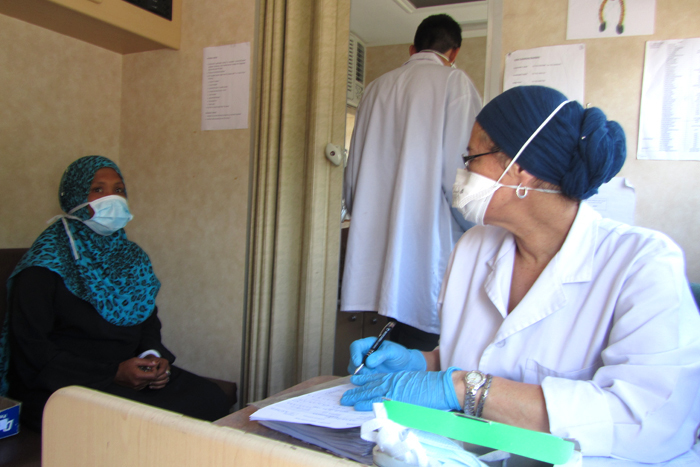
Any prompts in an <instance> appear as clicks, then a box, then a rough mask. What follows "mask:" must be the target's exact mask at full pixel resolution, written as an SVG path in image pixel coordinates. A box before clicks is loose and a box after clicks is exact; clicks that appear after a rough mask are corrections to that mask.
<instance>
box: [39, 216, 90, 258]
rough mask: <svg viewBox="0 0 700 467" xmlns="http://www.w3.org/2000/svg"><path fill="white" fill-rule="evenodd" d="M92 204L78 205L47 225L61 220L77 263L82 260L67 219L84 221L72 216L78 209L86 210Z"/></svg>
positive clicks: (54, 217) (52, 219) (49, 221)
mask: <svg viewBox="0 0 700 467" xmlns="http://www.w3.org/2000/svg"><path fill="white" fill-rule="evenodd" d="M89 204H90V203H83V204H81V205H78V206H76V207H74V208H73V209H71V210H70V211H68V214H59V215H58V216H53V217H52V218H51V219H49V220H48V221H47V222H46V223H47V224H52V223H53V222H54V221H57V220H58V219H61V222H62V223H63V228H64V229H65V231H66V235H68V242H69V243H70V249H71V251H72V252H73V258H74V259H75V260H76V261H77V260H78V259H80V254H78V248H77V247H76V246H75V240H74V239H73V234H72V233H71V232H70V228H69V227H68V221H67V220H66V219H75V220H77V221H80V222H82V221H83V220H82V219H81V218H79V217H77V216H71V214H72V213H74V212H75V211H77V210H78V209H81V208H84V207H85V206H87V205H89Z"/></svg>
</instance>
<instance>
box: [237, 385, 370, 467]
mask: <svg viewBox="0 0 700 467" xmlns="http://www.w3.org/2000/svg"><path fill="white" fill-rule="evenodd" d="M354 387H355V386H354V385H352V384H343V385H340V386H335V387H332V388H329V389H324V390H320V391H316V392H312V393H310V394H305V395H303V396H298V397H294V398H291V399H287V400H283V401H281V402H277V403H276V404H273V405H268V406H267V407H263V408H261V409H260V410H258V411H257V412H255V413H253V414H252V415H251V416H250V419H251V420H257V421H259V422H260V424H261V425H264V426H266V427H268V428H271V429H273V430H277V431H280V432H282V433H285V434H288V435H290V436H293V437H295V438H297V439H300V440H302V441H304V442H307V443H310V444H314V445H316V446H320V447H322V448H324V449H327V450H329V451H331V452H334V453H336V454H338V455H340V456H343V457H347V458H349V459H352V460H355V461H357V462H362V463H363V464H370V465H371V464H372V448H373V447H374V443H370V442H368V441H365V440H363V439H362V438H360V425H362V424H363V423H364V422H366V421H368V420H371V419H373V418H374V414H373V413H372V412H358V411H356V410H355V409H354V408H353V407H345V406H342V405H340V398H341V397H342V395H343V393H344V392H345V391H347V390H348V389H352V388H354Z"/></svg>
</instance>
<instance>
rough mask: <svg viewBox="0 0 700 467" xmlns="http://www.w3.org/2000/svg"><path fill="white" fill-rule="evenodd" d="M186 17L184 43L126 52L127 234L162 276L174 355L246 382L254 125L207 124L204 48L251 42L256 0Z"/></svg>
mask: <svg viewBox="0 0 700 467" xmlns="http://www.w3.org/2000/svg"><path fill="white" fill-rule="evenodd" d="M182 16H183V23H182V46H181V50H179V51H171V50H161V51H154V52H144V53H140V54H131V55H126V56H124V78H123V80H124V85H123V99H122V133H121V165H122V167H123V169H124V171H125V172H126V173H128V174H129V176H130V178H129V190H130V192H129V193H130V197H131V200H132V204H133V210H134V212H135V213H136V215H137V217H136V218H135V219H134V220H133V221H132V223H131V224H130V225H129V228H128V232H129V235H130V238H132V239H133V240H135V241H136V242H138V243H139V244H140V245H141V246H142V247H143V248H144V249H145V250H146V252H148V254H149V255H150V256H151V258H152V260H153V264H154V267H155V271H156V274H158V277H159V278H160V280H161V282H162V284H163V286H162V289H161V292H160V294H159V296H158V306H159V310H160V318H161V320H162V322H163V336H164V341H165V343H166V344H167V345H169V346H170V348H171V349H172V350H173V352H174V353H175V354H176V355H177V356H178V364H179V365H181V366H183V367H184V368H186V369H189V370H192V371H197V372H199V373H202V374H205V375H207V376H214V377H219V378H223V379H228V380H236V381H238V380H239V379H240V376H239V375H240V366H241V358H242V357H241V356H242V338H243V313H244V305H245V301H244V292H245V287H244V285H245V255H246V232H247V212H248V169H249V160H250V130H221V131H204V132H203V131H200V127H201V123H200V122H201V100H202V85H201V83H202V53H203V50H202V49H203V48H204V47H211V46H219V45H226V44H234V43H240V42H252V41H253V38H254V25H255V0H208V1H206V2H202V1H197V0H185V1H184V2H183V15H182ZM253 50H254V44H251V51H253ZM252 103H253V100H252V96H251V105H252Z"/></svg>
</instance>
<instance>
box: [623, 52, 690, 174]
mask: <svg viewBox="0 0 700 467" xmlns="http://www.w3.org/2000/svg"><path fill="white" fill-rule="evenodd" d="M699 82H700V39H683V40H669V41H650V42H647V46H646V55H645V57H644V78H643V82H642V102H641V109H640V112H639V141H638V143H637V159H658V160H686V161H687V160H700V105H698V102H700V101H699V99H700V87H699V86H698V83H699Z"/></svg>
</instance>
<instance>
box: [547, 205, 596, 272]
mask: <svg viewBox="0 0 700 467" xmlns="http://www.w3.org/2000/svg"><path fill="white" fill-rule="evenodd" d="M600 219H601V215H600V214H598V213H597V212H596V211H595V210H594V209H593V208H592V207H590V206H589V205H588V204H586V203H584V202H581V203H580V204H579V208H578V213H577V214H576V218H575V219H574V223H573V224H572V225H571V229H570V230H569V234H568V235H567V236H566V240H564V244H563V245H562V246H561V249H560V250H559V253H557V254H556V256H555V257H554V259H553V260H552V261H554V260H556V261H557V262H558V263H559V264H561V265H563V267H560V268H558V269H559V270H560V271H561V272H562V276H561V281H562V282H563V283H571V282H590V281H591V280H592V279H593V256H592V255H582V254H581V252H582V251H595V244H596V242H597V240H598V239H597V234H598V229H597V228H595V227H597V226H598V223H599V222H600Z"/></svg>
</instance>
